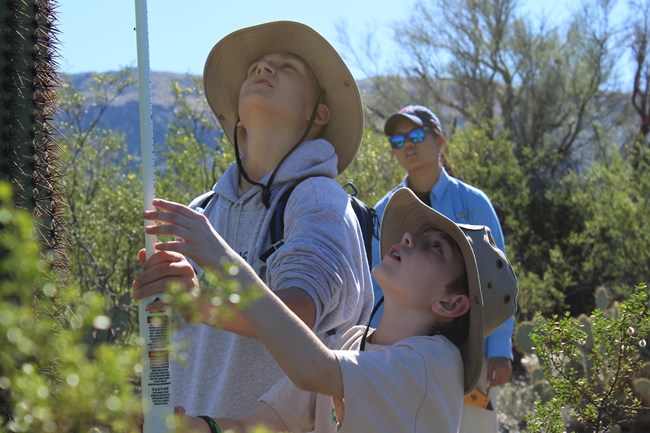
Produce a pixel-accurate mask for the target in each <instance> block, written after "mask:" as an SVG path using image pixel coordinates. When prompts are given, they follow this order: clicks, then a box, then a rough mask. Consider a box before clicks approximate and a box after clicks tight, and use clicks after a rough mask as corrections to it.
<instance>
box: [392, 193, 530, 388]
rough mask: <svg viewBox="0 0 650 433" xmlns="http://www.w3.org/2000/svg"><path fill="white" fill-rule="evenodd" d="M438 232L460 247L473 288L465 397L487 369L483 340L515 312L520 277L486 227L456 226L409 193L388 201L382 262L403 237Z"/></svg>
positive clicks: (464, 349)
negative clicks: (429, 230)
mask: <svg viewBox="0 0 650 433" xmlns="http://www.w3.org/2000/svg"><path fill="white" fill-rule="evenodd" d="M427 227H435V228H437V229H439V230H442V231H443V232H444V233H446V234H447V235H449V236H450V237H451V238H452V239H454V240H455V241H456V243H457V244H458V246H459V248H460V251H461V252H462V254H463V258H464V259H465V269H466V270H467V281H468V283H469V299H470V303H471V308H470V310H469V333H468V335H467V340H466V341H465V342H464V343H463V345H462V347H461V349H460V352H461V355H462V357H463V364H464V370H465V381H464V382H465V383H464V386H465V393H467V392H469V391H471V390H472V389H473V388H474V387H475V386H476V383H477V382H478V379H479V376H480V374H481V368H482V365H483V339H484V338H485V337H487V336H488V335H490V334H491V333H492V332H493V331H494V330H495V329H496V328H498V327H499V326H500V325H501V324H502V323H503V322H505V321H506V320H507V319H508V318H509V317H511V316H513V315H514V314H515V312H516V310H517V292H518V285H517V277H515V273H514V271H513V269H512V266H511V265H510V262H509V261H508V259H507V257H506V256H505V254H504V253H503V252H502V251H501V250H500V249H499V248H497V247H496V245H495V243H494V239H492V234H491V232H490V229H489V228H488V227H485V226H474V225H467V224H456V223H454V222H453V221H452V220H450V219H449V218H447V217H445V216H444V215H442V214H441V213H439V212H437V211H435V210H434V209H432V208H430V207H429V206H427V205H426V204H424V203H422V202H421V201H420V199H418V198H417V197H416V196H415V194H413V192H411V190H410V189H408V188H402V189H399V190H398V191H397V192H395V194H393V196H392V197H391V198H390V200H389V202H388V204H387V205H386V209H385V211H384V216H383V219H382V222H381V237H380V241H381V248H380V250H381V251H380V252H381V257H384V256H385V255H386V253H387V252H388V250H389V249H390V247H391V246H392V245H395V244H398V243H400V241H401V240H402V236H403V234H404V233H405V232H407V231H409V232H411V233H418V232H420V231H421V230H423V229H425V228H427Z"/></svg>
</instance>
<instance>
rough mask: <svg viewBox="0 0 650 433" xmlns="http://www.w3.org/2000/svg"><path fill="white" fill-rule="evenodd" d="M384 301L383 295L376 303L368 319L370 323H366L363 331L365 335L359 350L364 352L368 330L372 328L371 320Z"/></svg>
mask: <svg viewBox="0 0 650 433" xmlns="http://www.w3.org/2000/svg"><path fill="white" fill-rule="evenodd" d="M383 303H384V297H383V296H382V297H381V298H380V299H379V301H377V303H376V304H375V306H374V308H373V309H372V313H370V318H369V319H368V324H367V325H366V330H365V331H363V336H362V337H361V345H360V346H359V351H360V352H363V351H364V350H365V348H366V339H367V338H368V331H369V330H370V322H372V318H373V317H375V314H377V310H379V307H380V306H381V304H383Z"/></svg>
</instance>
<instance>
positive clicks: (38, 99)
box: [0, 0, 66, 422]
mask: <svg viewBox="0 0 650 433" xmlns="http://www.w3.org/2000/svg"><path fill="white" fill-rule="evenodd" d="M55 23H56V16H55V1H54V0H34V1H28V0H0V180H7V181H10V182H11V184H12V186H13V190H14V197H15V198H14V200H15V203H16V206H17V207H20V208H25V209H28V210H29V211H31V212H32V213H33V214H34V216H35V217H36V218H35V221H36V224H37V227H38V234H39V237H40V240H41V242H42V243H43V245H44V247H45V248H44V251H45V252H46V253H48V256H50V255H51V261H50V263H51V264H52V265H53V266H55V267H57V268H62V267H64V266H65V264H66V260H65V257H66V256H65V254H64V250H63V247H64V242H63V239H64V237H63V233H64V230H63V227H64V225H63V219H62V200H61V194H60V191H61V190H60V185H61V182H60V181H61V178H60V176H59V170H58V166H59V159H58V157H57V154H56V149H57V143H56V141H55V140H54V138H53V127H52V125H51V123H50V122H51V120H52V116H53V115H54V113H55V110H56V87H57V86H58V85H59V80H58V78H57V74H56V70H55V67H56V62H55V54H56V46H57V43H58V41H57V39H56V26H55ZM3 230H4V229H3V226H2V224H1V223H0V232H2V231H3ZM7 253H8V251H7V250H2V249H0V258H2V257H5V256H6V255H7ZM2 278H4V277H3V275H0V279H2ZM0 376H3V374H2V371H0ZM10 417H11V409H10V405H9V399H8V396H7V394H6V392H5V391H4V390H3V389H2V388H0V421H1V422H4V421H6V420H7V419H8V418H10Z"/></svg>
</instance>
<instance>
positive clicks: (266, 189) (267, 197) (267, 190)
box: [233, 89, 325, 209]
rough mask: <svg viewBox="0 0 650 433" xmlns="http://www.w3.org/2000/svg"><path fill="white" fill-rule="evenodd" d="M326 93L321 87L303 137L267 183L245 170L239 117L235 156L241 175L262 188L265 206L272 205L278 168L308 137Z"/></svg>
mask: <svg viewBox="0 0 650 433" xmlns="http://www.w3.org/2000/svg"><path fill="white" fill-rule="evenodd" d="M324 94H325V89H321V90H320V92H319V93H318V98H316V103H315V104H314V108H313V109H312V110H311V116H310V117H309V122H308V123H307V127H306V128H305V132H303V134H302V137H300V139H299V140H298V142H297V143H296V144H295V145H294V146H293V147H292V148H291V149H289V151H288V152H287V154H286V155H284V157H282V159H281V160H280V162H279V163H278V165H277V166H276V167H275V169H274V170H273V173H271V177H270V178H269V181H268V182H267V184H266V185H264V184H262V183H260V182H256V181H254V180H253V179H251V178H250V176H249V175H248V173H246V170H244V164H242V161H241V156H240V154H239V145H238V141H237V124H238V123H239V119H237V122H235V131H234V134H233V137H234V143H233V144H234V146H235V158H236V160H237V167H239V172H240V173H241V175H242V176H243V177H244V179H246V181H247V182H248V183H250V184H252V185H256V186H259V187H261V188H262V203H263V204H264V207H266V208H267V209H269V208H270V207H271V185H272V184H273V180H274V179H275V175H276V174H277V172H278V170H279V169H280V166H281V165H282V163H283V162H284V160H285V159H287V157H288V156H289V155H291V154H292V153H293V151H294V150H296V149H297V148H298V146H300V144H301V143H302V142H303V140H304V139H305V137H307V134H309V131H311V128H312V127H313V126H314V121H315V120H316V115H317V114H318V106H319V105H320V101H321V99H322V98H323V95H324Z"/></svg>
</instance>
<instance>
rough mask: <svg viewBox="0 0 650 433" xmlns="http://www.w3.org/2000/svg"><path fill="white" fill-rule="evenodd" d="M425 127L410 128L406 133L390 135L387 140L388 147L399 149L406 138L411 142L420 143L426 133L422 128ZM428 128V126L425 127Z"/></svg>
mask: <svg viewBox="0 0 650 433" xmlns="http://www.w3.org/2000/svg"><path fill="white" fill-rule="evenodd" d="M424 129H425V128H415V129H412V130H411V131H410V132H409V133H408V134H406V135H404V134H395V135H393V136H391V137H390V138H389V139H388V141H389V142H390V147H392V148H393V149H395V150H399V149H401V148H402V147H404V145H405V144H406V140H408V141H410V142H411V143H413V144H418V143H422V142H423V141H424V138H425V137H426V135H427V133H426V132H425V130H424ZM427 129H428V128H427Z"/></svg>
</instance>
